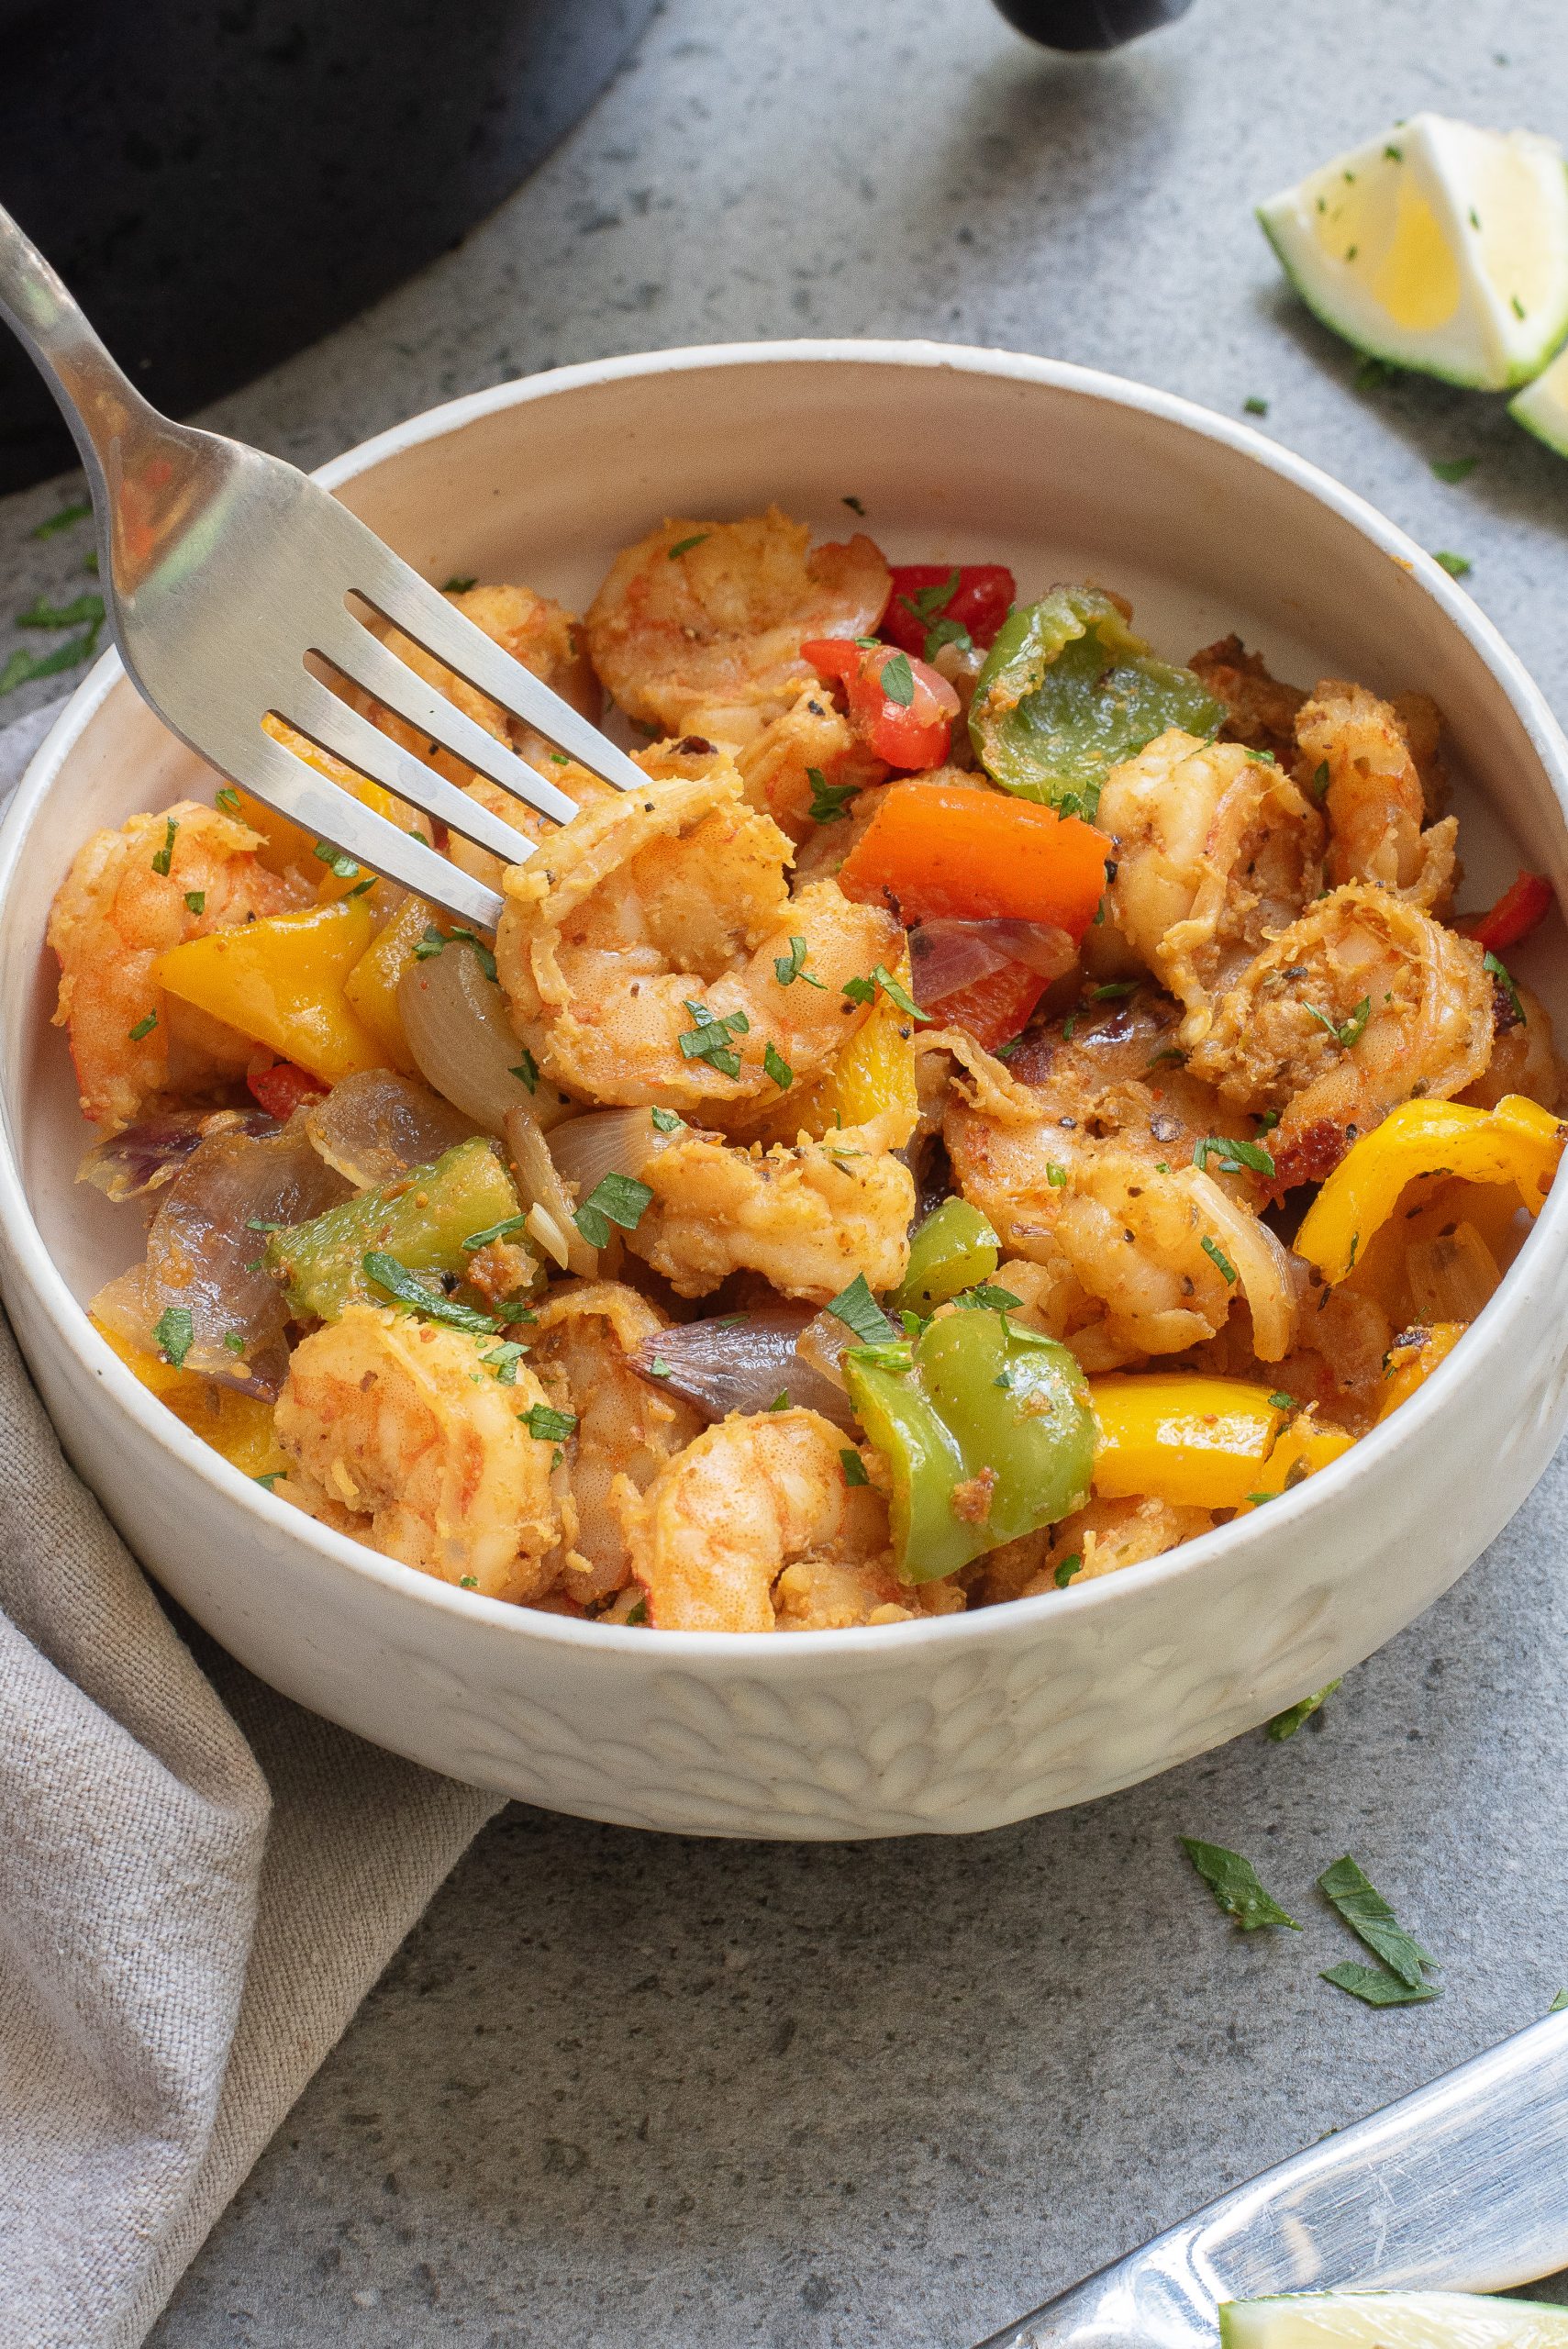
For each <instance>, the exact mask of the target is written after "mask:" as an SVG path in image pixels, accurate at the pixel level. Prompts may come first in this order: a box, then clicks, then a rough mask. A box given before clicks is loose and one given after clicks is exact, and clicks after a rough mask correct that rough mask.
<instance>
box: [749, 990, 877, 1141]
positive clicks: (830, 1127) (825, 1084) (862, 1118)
mask: <svg viewBox="0 0 1568 2349" xmlns="http://www.w3.org/2000/svg"><path fill="white" fill-rule="evenodd" d="M893 975H894V977H895V979H897V980H898V981H899V982H900V983H901V984H902V985H904V986H907V985H909V956H908V952H907V950H906V951H905V952H904V955H903V958H902V961H901V962H900V963H899V964H898V965H897V966H895V969H894V972H893ZM911 1026H912V1023H911V1021H910V1019H909V1015H908V1013H907V1012H906V1011H900V1010H899V1008H898V1006H897V1005H896V1004H895V1003H892V1002H890V1001H889V999H888V998H887V996H884V994H883V993H882V991H881V989H880V988H879V989H878V990H877V996H876V1000H875V1002H874V1003H873V1005H872V1008H871V1009H870V1011H868V1012H867V1014H866V1016H865V1018H864V1019H862V1022H861V1024H860V1026H859V1027H858V1028H857V1029H856V1030H855V1032H854V1034H853V1035H852V1036H851V1038H850V1041H849V1042H848V1043H847V1044H846V1045H845V1046H844V1048H843V1050H842V1052H840V1054H839V1056H838V1058H837V1059H836V1060H835V1061H834V1063H833V1064H832V1066H831V1068H829V1069H828V1070H826V1071H825V1072H824V1073H823V1074H822V1075H820V1076H818V1077H816V1078H814V1079H813V1081H812V1083H811V1084H810V1085H795V1086H794V1087H793V1088H792V1089H791V1090H790V1091H789V1092H788V1093H786V1094H785V1095H784V1099H783V1100H782V1101H777V1102H775V1103H774V1104H773V1107H772V1108H771V1109H769V1111H768V1112H767V1114H766V1116H765V1117H764V1118H763V1119H761V1120H760V1122H759V1124H758V1125H757V1126H756V1128H755V1129H750V1128H749V1129H748V1130H747V1132H746V1140H747V1141H761V1142H763V1143H769V1142H780V1141H782V1142H792V1141H794V1140H795V1136H796V1135H797V1134H802V1133H806V1134H809V1135H810V1136H811V1138H812V1140H813V1141H822V1139H823V1138H824V1136H825V1135H828V1134H830V1133H834V1132H836V1131H838V1130H839V1129H840V1128H841V1127H844V1126H862V1125H865V1124H866V1123H867V1122H868V1121H869V1120H870V1119H873V1118H877V1117H880V1116H881V1115H882V1113H883V1111H884V1110H886V1109H891V1110H894V1111H895V1112H896V1117H895V1125H894V1129H893V1130H894V1131H895V1135H896V1139H895V1141H892V1142H891V1143H890V1144H889V1148H891V1149H894V1150H902V1149H903V1147H904V1144H905V1143H906V1141H908V1140H909V1138H910V1136H911V1135H912V1134H913V1132H914V1130H915V1127H916V1125H917V1121H918V1119H919V1115H920V1097H919V1092H918V1090H917V1085H916V1082H915V1040H914V1037H913V1035H912V1034H911V1033H910V1032H909V1030H910V1029H911Z"/></svg>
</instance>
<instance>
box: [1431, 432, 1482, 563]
mask: <svg viewBox="0 0 1568 2349" xmlns="http://www.w3.org/2000/svg"><path fill="white" fill-rule="evenodd" d="M1475 466H1476V460H1475V459H1474V458H1473V457H1434V458H1433V459H1432V471H1433V473H1436V475H1437V477H1438V479H1439V480H1440V481H1468V480H1469V478H1470V476H1471V474H1472V473H1473V472H1474V471H1475ZM1439 560H1440V561H1441V557H1439Z"/></svg>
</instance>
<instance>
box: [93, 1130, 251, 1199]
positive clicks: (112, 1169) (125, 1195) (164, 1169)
mask: <svg viewBox="0 0 1568 2349" xmlns="http://www.w3.org/2000/svg"><path fill="white" fill-rule="evenodd" d="M277 1130H278V1121H277V1119H275V1118H270V1117H269V1116H268V1115H267V1113H266V1111H265V1110H264V1109H171V1110H169V1111H167V1112H166V1114H165V1115H164V1116H162V1117H161V1118H148V1119H144V1120H143V1122H142V1123H141V1124H140V1125H139V1126H127V1127H126V1128H125V1130H124V1131H123V1132H121V1133H117V1134H114V1135H112V1136H111V1137H110V1139H109V1140H108V1141H100V1142H95V1144H94V1146H93V1148H92V1149H91V1150H90V1151H89V1152H87V1155H86V1157H85V1158H84V1159H83V1161H82V1163H81V1165H80V1166H79V1167H78V1169H77V1173H76V1179H77V1181H78V1182H79V1183H91V1184H92V1186H93V1187H94V1189H95V1190H97V1191H102V1192H103V1194H104V1197H106V1198H108V1199H114V1200H115V1201H117V1202H118V1201H119V1200H121V1199H139V1198H141V1197H143V1196H144V1195H145V1194H146V1193H147V1192H149V1191H158V1190H161V1189H162V1187H163V1186H164V1184H165V1183H172V1181H173V1179H174V1177H175V1175H177V1174H178V1173H179V1172H180V1169H181V1167H182V1166H183V1165H184V1164H185V1163H186V1162H187V1161H188V1160H189V1159H190V1158H192V1157H194V1155H195V1152H197V1151H198V1150H199V1149H200V1148H201V1146H202V1143H203V1142H204V1141H206V1140H207V1138H208V1136H209V1135H212V1134H220V1133H242V1134H256V1135H261V1134H275V1133H276V1132H277Z"/></svg>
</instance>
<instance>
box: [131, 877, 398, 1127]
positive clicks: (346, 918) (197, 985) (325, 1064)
mask: <svg viewBox="0 0 1568 2349" xmlns="http://www.w3.org/2000/svg"><path fill="white" fill-rule="evenodd" d="M370 942H371V915H370V910H369V908H368V907H367V906H366V904H365V901H364V899H363V898H362V897H346V898H343V899H342V900H341V901H340V902H339V904H337V905H324V906H312V907H309V908H308V909H307V910H306V912H304V913H297V914H270V915H267V916H266V917H264V918H262V919H261V920H260V921H252V922H247V923H246V924H245V925H244V927H243V928H242V929H239V930H214V931H212V933H211V934H210V936H208V937H206V938H191V939H187V940H186V941H185V943H184V944H183V946H172V947H171V948H170V949H169V951H168V952H167V953H166V954H161V955H160V956H159V958H158V961H157V963H155V964H154V965H153V977H154V979H155V980H156V981H157V983H158V985H160V986H161V987H164V988H167V990H168V992H169V993H170V994H171V995H174V996H179V997H180V999H181V1001H182V1002H183V1003H194V1004H195V1006H196V1007H197V1008H198V1009H199V1010H202V1011H206V1012H210V1013H211V1014H212V1016H213V1018H214V1019H221V1020H223V1021H224V1022H225V1024H226V1025H227V1026H228V1027H230V1028H237V1029H238V1030H239V1033H240V1034H241V1035H242V1036H251V1037H254V1039H255V1041H257V1042H258V1043H259V1044H266V1045H269V1046H270V1047H271V1049H272V1051H273V1052H281V1053H282V1054H283V1056H284V1059H285V1060H290V1061H294V1062H295V1063H297V1064H298V1066H299V1067H301V1068H304V1069H308V1070H309V1071H310V1074H312V1075H313V1076H319V1077H320V1078H322V1079H323V1081H324V1082H325V1083H326V1084H328V1085H336V1084H337V1083H338V1081H339V1078H340V1077H345V1076H351V1075H352V1074H354V1072H355V1071H356V1070H358V1069H366V1068H380V1067H382V1066H383V1065H384V1053H383V1051H382V1048H381V1046H380V1044H379V1043H378V1042H377V1041H376V1039H375V1037H374V1036H373V1035H372V1033H371V1031H370V1030H369V1029H368V1028H367V1027H365V1026H364V1025H363V1023H362V1022H361V1020H360V1019H358V1018H357V1017H356V1016H355V1014H354V1012H353V1010H352V1008H350V1003H349V1000H348V997H347V996H346V995H345V994H344V991H343V983H344V981H345V980H346V979H347V977H348V975H349V973H350V971H351V970H352V969H353V967H354V964H355V963H358V962H359V961H360V959H361V956H362V955H363V953H364V952H365V949H366V948H367V947H368V946H369V944H370Z"/></svg>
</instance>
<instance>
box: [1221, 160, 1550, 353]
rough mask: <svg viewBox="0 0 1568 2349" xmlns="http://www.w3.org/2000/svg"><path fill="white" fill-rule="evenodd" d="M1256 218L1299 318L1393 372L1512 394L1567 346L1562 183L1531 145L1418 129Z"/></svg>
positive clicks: (1339, 163) (1325, 173)
mask: <svg viewBox="0 0 1568 2349" xmlns="http://www.w3.org/2000/svg"><path fill="white" fill-rule="evenodd" d="M1258 218H1259V219H1260V221H1261V222H1262V227H1263V231H1264V234H1265V235H1266V236H1267V237H1268V239H1269V241H1270V242H1271V243H1272V245H1273V248H1274V250H1275V252H1276V253H1277V254H1278V255H1279V258H1280V260H1281V262H1283V264H1284V272H1285V274H1286V276H1287V277H1288V278H1289V279H1290V282H1291V284H1293V285H1294V286H1295V288H1296V292H1297V293H1298V294H1299V295H1301V298H1302V300H1303V301H1304V302H1305V303H1306V304H1307V307H1308V309H1310V310H1314V311H1316V313H1317V315H1318V317H1320V318H1321V319H1322V321H1323V323H1324V325H1325V326H1329V327H1332V328H1333V329H1334V331H1335V333H1336V334H1342V335H1343V336H1344V338H1345V340H1346V341H1347V342H1352V343H1354V344H1355V346H1356V348H1357V349H1358V350H1360V351H1367V352H1369V353H1370V354H1371V355H1372V356H1373V358H1376V359H1385V360H1388V361H1390V362H1392V363H1393V364H1394V365H1395V366H1398V367H1413V368H1416V369H1418V371H1419V372H1420V373H1422V374H1427V375H1440V376H1442V377H1444V378H1445V379H1446V381H1448V382H1449V383H1451V384H1469V385H1470V386H1472V387H1473V389H1476V390H1480V391H1494V392H1497V391H1507V390H1508V389H1510V388H1511V387H1512V386H1513V385H1514V384H1526V383H1529V380H1530V378H1531V377H1532V376H1533V375H1538V374H1539V373H1540V370H1541V369H1542V367H1544V366H1545V364H1546V362H1547V361H1548V360H1549V359H1550V358H1551V354H1552V352H1553V351H1555V350H1556V348H1557V346H1558V344H1559V343H1560V342H1561V341H1562V339H1563V336H1564V335H1565V334H1568V172H1565V170H1564V167H1563V160H1562V149H1561V148H1560V147H1559V146H1558V145H1557V143H1556V142H1555V140H1553V139H1540V138H1537V137H1536V136H1535V134H1534V133H1533V132H1532V131H1528V130H1507V131H1503V130H1476V129H1474V128H1473V127H1472V126H1471V125H1470V124H1469V123H1467V122H1451V121H1450V120H1449V119H1448V117H1446V116H1443V115H1439V114H1418V115H1412V116H1411V117H1410V119H1409V120H1408V121H1407V122H1401V123H1396V125H1395V127H1394V128H1393V129H1392V130H1389V131H1385V133H1384V134H1383V136H1382V137H1381V138H1378V139H1369V141H1368V142H1367V144H1366V145H1365V146H1364V147H1359V148H1357V149H1356V150H1355V151H1354V152H1353V153H1351V154H1348V155H1337V156H1336V157H1335V159H1334V161H1332V162H1331V163H1325V164H1324V166H1323V168H1322V170H1321V171H1318V172H1314V173H1312V174H1311V176H1310V177H1309V178H1307V179H1304V180H1303V181H1301V183H1300V184H1299V185H1298V186H1296V187H1293V188H1287V189H1286V190H1285V192H1284V195H1276V196H1273V197H1272V198H1271V199H1270V201H1269V202H1268V203H1267V204H1263V205H1260V206H1259V207H1258Z"/></svg>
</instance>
